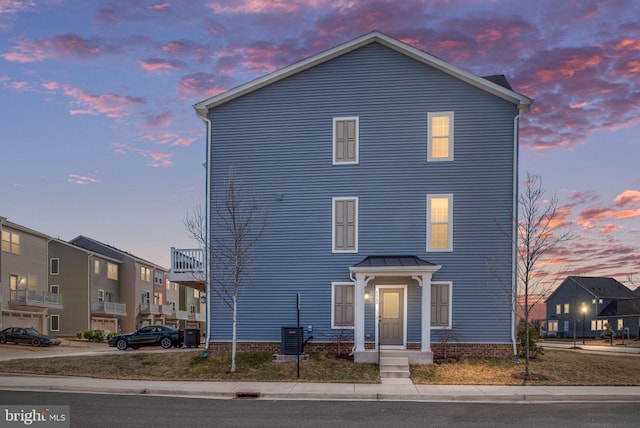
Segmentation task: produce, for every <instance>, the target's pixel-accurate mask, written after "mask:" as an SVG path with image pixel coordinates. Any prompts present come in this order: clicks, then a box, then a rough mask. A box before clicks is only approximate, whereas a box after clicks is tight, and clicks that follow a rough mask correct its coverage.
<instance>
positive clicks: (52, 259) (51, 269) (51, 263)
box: [49, 257, 60, 275]
mask: <svg viewBox="0 0 640 428" xmlns="http://www.w3.org/2000/svg"><path fill="white" fill-rule="evenodd" d="M54 262H56V267H57V270H56V272H54V271H53V264H54ZM49 275H60V259H59V258H58V257H52V258H50V259H49Z"/></svg>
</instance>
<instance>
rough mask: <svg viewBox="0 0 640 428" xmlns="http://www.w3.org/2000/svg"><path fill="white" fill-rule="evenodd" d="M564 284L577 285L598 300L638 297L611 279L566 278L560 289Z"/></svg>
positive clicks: (590, 277) (591, 277)
mask: <svg viewBox="0 0 640 428" xmlns="http://www.w3.org/2000/svg"><path fill="white" fill-rule="evenodd" d="M565 284H575V285H578V286H580V287H582V288H583V289H584V290H586V291H587V292H588V293H590V294H591V295H593V297H596V298H598V299H634V298H637V297H638V296H636V295H634V293H633V291H631V290H629V289H628V288H627V287H625V286H624V285H623V284H621V283H620V282H618V281H616V280H615V279H613V278H601V277H593V276H568V277H567V279H565V280H564V281H562V284H560V287H562V286H563V285H565ZM560 287H558V288H560Z"/></svg>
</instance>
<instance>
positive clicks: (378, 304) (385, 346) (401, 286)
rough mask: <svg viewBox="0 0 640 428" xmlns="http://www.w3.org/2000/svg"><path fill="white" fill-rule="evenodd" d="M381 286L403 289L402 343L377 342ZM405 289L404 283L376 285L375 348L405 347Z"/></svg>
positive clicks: (406, 287) (406, 300)
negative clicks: (383, 343) (385, 343)
mask: <svg viewBox="0 0 640 428" xmlns="http://www.w3.org/2000/svg"><path fill="white" fill-rule="evenodd" d="M381 288H401V289H403V290H404V293H403V294H404V302H403V309H402V312H403V314H402V317H403V320H402V324H403V325H402V345H384V346H383V345H380V343H379V339H380V331H379V324H380V323H379V322H378V321H377V320H379V319H380V318H379V317H380V289H381ZM407 289H408V286H407V284H405V285H376V291H375V299H376V300H375V320H376V322H375V324H376V340H375V343H376V349H407V312H408V310H407V302H408V299H407V294H408V293H407Z"/></svg>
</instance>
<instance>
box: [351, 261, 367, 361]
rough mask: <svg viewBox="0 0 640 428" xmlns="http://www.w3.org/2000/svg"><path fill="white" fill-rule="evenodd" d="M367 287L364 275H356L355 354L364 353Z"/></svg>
mask: <svg viewBox="0 0 640 428" xmlns="http://www.w3.org/2000/svg"><path fill="white" fill-rule="evenodd" d="M366 286H367V280H366V278H365V276H364V275H362V274H356V289H355V296H354V298H355V320H354V324H355V325H354V327H355V330H356V331H355V332H354V333H355V334H354V335H355V337H354V340H355V342H356V343H355V345H356V347H355V348H356V349H355V352H364V289H365V287H366Z"/></svg>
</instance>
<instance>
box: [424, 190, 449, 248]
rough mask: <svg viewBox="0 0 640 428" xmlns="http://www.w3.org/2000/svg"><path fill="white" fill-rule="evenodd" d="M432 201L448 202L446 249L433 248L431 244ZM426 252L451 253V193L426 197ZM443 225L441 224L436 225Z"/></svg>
mask: <svg viewBox="0 0 640 428" xmlns="http://www.w3.org/2000/svg"><path fill="white" fill-rule="evenodd" d="M433 199H447V200H448V212H447V225H448V234H447V247H446V248H434V247H433V246H432V244H431V225H432V222H431V201H432V200H433ZM426 217H427V230H426V232H427V233H426V235H427V252H429V253H451V252H453V193H432V194H428V195H427V216H426ZM438 224H443V223H438Z"/></svg>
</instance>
